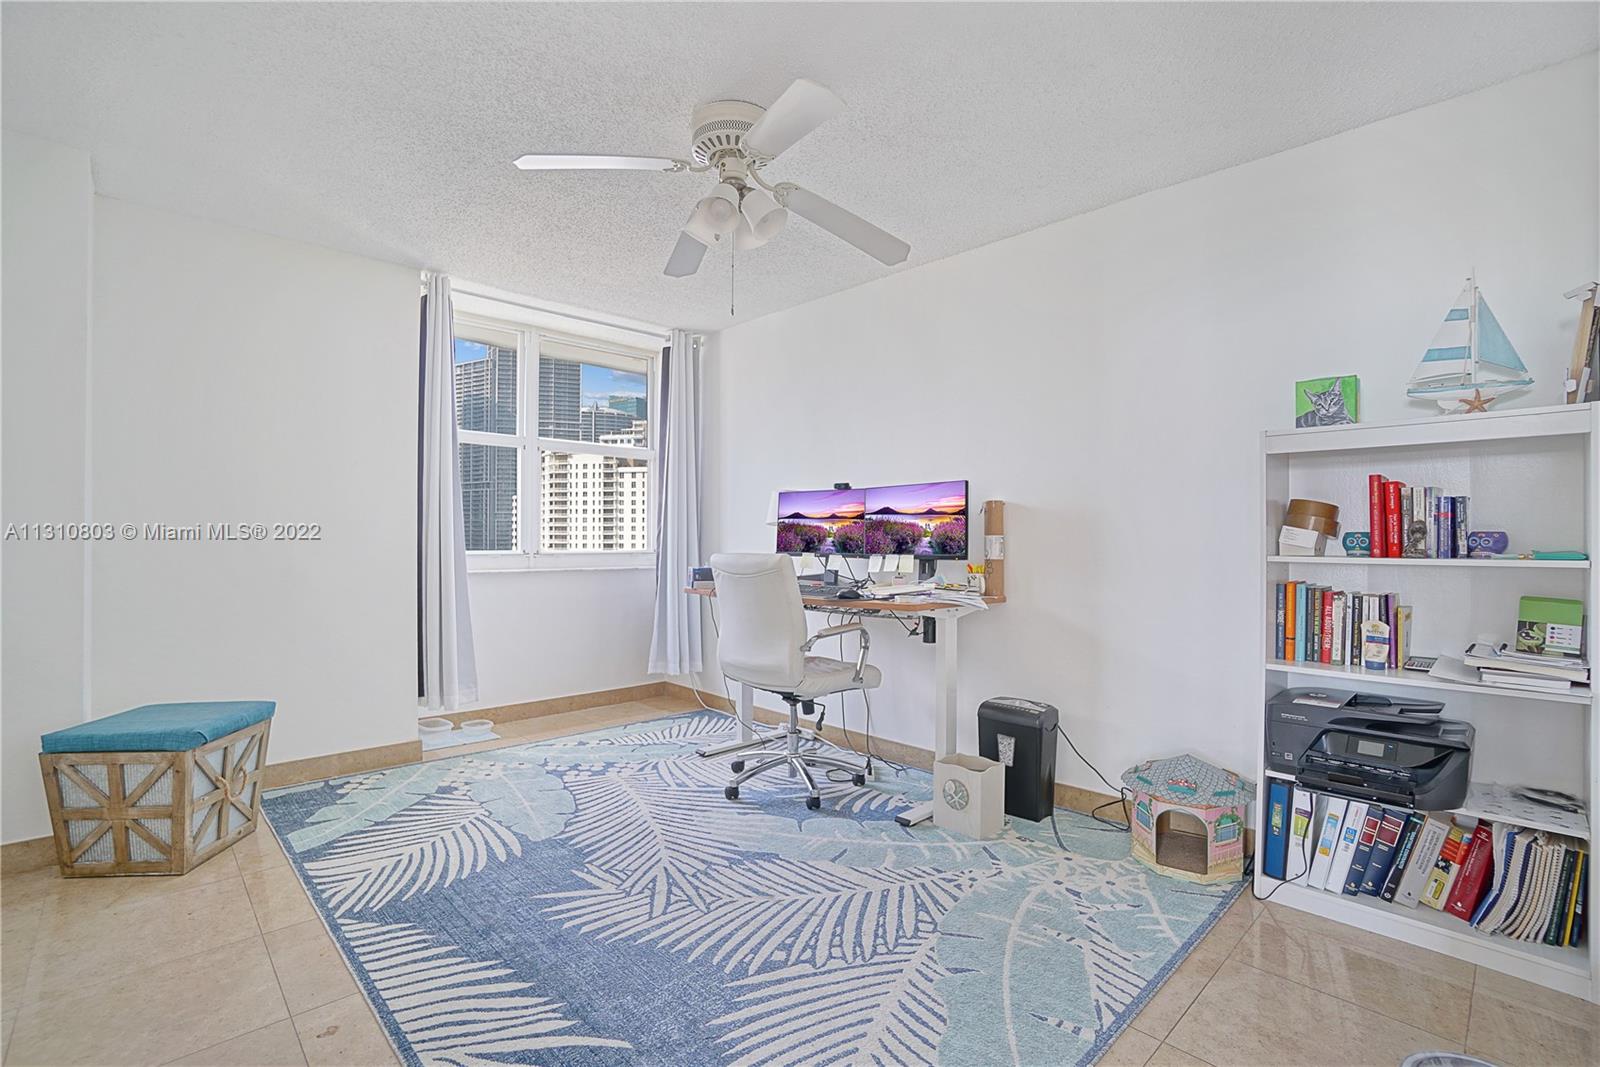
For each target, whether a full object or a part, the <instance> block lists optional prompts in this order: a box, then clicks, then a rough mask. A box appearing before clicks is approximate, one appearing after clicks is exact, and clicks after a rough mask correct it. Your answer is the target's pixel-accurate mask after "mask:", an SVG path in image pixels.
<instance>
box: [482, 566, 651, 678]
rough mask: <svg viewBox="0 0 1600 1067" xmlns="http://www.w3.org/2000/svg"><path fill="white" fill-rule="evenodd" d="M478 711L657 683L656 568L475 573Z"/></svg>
mask: <svg viewBox="0 0 1600 1067" xmlns="http://www.w3.org/2000/svg"><path fill="white" fill-rule="evenodd" d="M469 581H470V584H471V591H472V635H473V640H474V641H475V642H476V644H477V652H478V703H477V704H475V705H473V706H474V707H479V708H492V707H498V706H501V705H504V704H520V703H523V702H525V701H534V700H545V699H548V698H550V697H560V696H572V695H574V694H578V693H594V692H599V691H601V690H605V689H620V688H622V687H623V686H630V685H643V684H645V683H646V682H650V681H657V680H659V679H654V678H652V677H651V676H650V675H648V674H646V673H645V667H646V666H647V661H648V659H649V656H650V626H651V622H652V619H653V617H654V605H655V572H654V571H652V570H637V569H629V570H538V571H499V572H484V571H479V572H476V573H474V574H473V575H472V576H471V578H470V579H469Z"/></svg>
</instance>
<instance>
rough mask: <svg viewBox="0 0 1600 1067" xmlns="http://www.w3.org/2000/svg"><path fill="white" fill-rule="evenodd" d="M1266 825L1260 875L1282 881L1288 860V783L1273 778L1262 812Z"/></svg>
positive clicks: (1268, 787)
mask: <svg viewBox="0 0 1600 1067" xmlns="http://www.w3.org/2000/svg"><path fill="white" fill-rule="evenodd" d="M1263 815H1264V817H1265V818H1266V821H1267V824H1266V826H1265V827H1264V828H1263V833H1264V834H1265V835H1266V836H1265V838H1264V843H1263V844H1262V846H1261V873H1262V874H1264V875H1266V876H1267V877H1268V878H1276V879H1278V880H1279V881H1280V882H1281V881H1283V877H1284V875H1285V874H1286V873H1287V870H1286V867H1285V865H1286V863H1287V862H1288V859H1289V783H1288V782H1285V781H1283V780H1281V779H1278V778H1274V779H1272V781H1271V783H1269V784H1268V786H1267V804H1266V808H1265V810H1264V812H1263Z"/></svg>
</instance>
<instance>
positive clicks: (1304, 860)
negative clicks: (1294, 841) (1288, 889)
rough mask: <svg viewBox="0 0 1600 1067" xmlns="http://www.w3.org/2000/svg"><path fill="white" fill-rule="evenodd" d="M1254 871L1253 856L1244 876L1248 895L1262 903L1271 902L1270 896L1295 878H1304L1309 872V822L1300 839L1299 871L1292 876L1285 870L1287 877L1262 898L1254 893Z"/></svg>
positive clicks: (1254, 861)
mask: <svg viewBox="0 0 1600 1067" xmlns="http://www.w3.org/2000/svg"><path fill="white" fill-rule="evenodd" d="M1292 817H1293V816H1292V814H1291V818H1292ZM1255 869H1256V859H1255V857H1254V856H1251V857H1250V862H1249V863H1247V864H1246V865H1245V871H1244V876H1245V878H1246V880H1248V881H1249V883H1250V895H1251V896H1253V897H1255V898H1256V899H1257V900H1262V901H1266V900H1271V899H1272V894H1274V893H1276V892H1277V891H1278V890H1280V889H1282V888H1283V887H1284V886H1286V885H1288V884H1289V883H1290V882H1292V881H1294V880H1295V879H1296V878H1304V877H1305V876H1306V874H1307V872H1309V871H1310V870H1311V825H1310V821H1309V820H1308V821H1307V824H1306V834H1305V836H1304V837H1302V838H1301V839H1300V869H1299V870H1298V871H1296V872H1295V873H1294V874H1289V872H1288V871H1287V870H1285V871H1284V874H1286V875H1288V877H1286V878H1285V879H1284V880H1283V881H1281V882H1279V883H1278V884H1277V885H1275V886H1273V887H1272V888H1271V889H1269V890H1267V893H1266V895H1265V896H1262V895H1261V894H1260V893H1257V892H1256V878H1255Z"/></svg>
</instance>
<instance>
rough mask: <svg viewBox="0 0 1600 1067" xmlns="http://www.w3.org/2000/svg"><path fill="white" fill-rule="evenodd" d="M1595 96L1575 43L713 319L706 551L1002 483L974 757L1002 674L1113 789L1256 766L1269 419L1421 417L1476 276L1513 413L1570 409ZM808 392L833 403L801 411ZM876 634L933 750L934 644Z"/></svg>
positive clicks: (1088, 781)
mask: <svg viewBox="0 0 1600 1067" xmlns="http://www.w3.org/2000/svg"><path fill="white" fill-rule="evenodd" d="M1596 99H1597V93H1596V60H1595V56H1594V55H1589V56H1587V57H1583V58H1581V59H1578V60H1575V61H1572V62H1569V63H1566V64H1563V65H1561V66H1558V67H1555V68H1551V69H1549V70H1546V71H1542V72H1538V73H1535V74H1532V75H1528V76H1526V77H1523V78H1519V79H1516V80H1514V81H1511V82H1507V83H1504V84H1502V85H1499V86H1495V87H1492V88H1490V89H1487V90H1484V91H1482V92H1479V93H1475V94H1472V95H1470V96H1466V97H1461V98H1458V99H1455V100H1451V101H1447V102H1445V103H1442V104H1438V105H1436V106H1433V107H1429V108H1425V109H1422V110H1419V111H1416V112H1412V113H1410V114H1406V115H1402V116H1398V117H1396V118H1393V119H1389V120H1386V121H1383V122H1379V123H1376V124H1374V125H1371V126H1367V127H1364V128H1362V129H1358V130H1354V131H1351V132H1349V133H1345V134H1342V135H1340V136H1337V137H1334V138H1331V139H1328V140H1325V141H1322V142H1318V143H1316V144H1311V145H1307V146H1305V147H1302V148H1297V149H1294V150H1292V151H1289V152H1285V153H1282V154H1280V155H1277V156H1273V157H1271V158H1268V159H1264V160H1260V161H1257V162H1254V163H1250V164H1246V165H1244V166H1240V167H1236V168H1233V169H1231V170H1228V171H1224V172H1221V173H1218V174H1214V175H1211V176H1208V177H1206V178H1202V179H1199V180H1196V181H1192V182H1188V183H1186V184H1183V185H1180V186H1176V187H1173V188H1170V189H1165V190H1161V191H1158V192H1154V193H1150V194H1148V195H1146V196H1142V197H1139V198H1137V199H1134V200H1130V201H1126V202H1123V203H1120V204H1116V205H1113V206H1111V207H1108V208H1105V209H1103V210H1101V211H1097V212H1094V213H1092V214H1089V215H1084V216H1081V217H1078V218H1075V219H1071V220H1068V221H1065V222H1062V223H1058V224H1055V225H1053V226H1049V227H1046V228H1044V229H1041V230H1037V231H1033V232H1031V233H1027V234H1023V235H1021V236H1018V237H1015V238H1011V239H1009V240H1006V241H1002V242H999V243H996V244H993V245H989V246H987V247H984V248H980V249H976V250H974V251H971V252H967V253H964V254H962V255H958V256H954V257H952V258H949V259H946V260H942V261H939V262H935V263H931V264H928V265H926V266H922V267H919V268H917V269H914V270H910V271H905V272H902V273H899V274H894V275H890V276H888V277H886V278H884V279H882V280H881V281H878V282H875V283H872V284H870V285H866V286H862V287H860V288H857V289H853V290H849V291H846V292H843V293H839V294H836V295H834V296H831V297H828V298H826V299H823V300H818V301H815V302H813V303H811V304H807V305H804V306H802V307H798V308H794V309H792V310H789V311H786V312H782V313H779V314H775V315H772V316H769V317H767V318H764V319H760V320H757V321H755V322H751V323H748V324H743V325H739V326H735V327H732V328H730V329H728V330H726V331H724V332H723V333H722V334H721V336H720V337H719V338H718V339H717V342H716V344H715V345H714V346H713V354H712V356H711V357H710V359H709V361H708V382H707V403H706V410H707V412H708V414H709V419H710V425H709V427H708V431H707V435H706V452H707V468H708V469H707V476H706V483H707V485H708V486H710V487H711V492H710V494H709V497H708V499H707V502H706V518H707V524H706V525H707V531H708V535H707V543H708V546H709V548H710V550H713V551H715V550H719V549H729V550H751V549H764V548H767V547H768V546H770V545H771V543H772V532H771V530H770V528H768V527H766V526H764V525H763V524H762V523H763V520H764V518H765V511H766V507H767V501H768V494H769V493H770V491H771V490H772V489H774V488H778V487H789V488H798V487H804V486H821V485H827V484H830V483H832V482H834V481H851V482H853V483H855V484H857V485H871V484H883V483H893V482H908V481H919V480H924V479H934V478H960V477H966V478H969V479H970V480H971V483H972V489H971V491H972V496H973V498H974V500H983V499H985V498H999V499H1004V500H1006V501H1007V512H1006V516H1007V526H1008V542H1009V544H1008V566H1007V570H1008V575H1007V581H1008V589H1007V592H1008V596H1009V603H1007V604H1005V605H1004V606H1002V607H998V608H996V609H994V610H993V611H991V612H989V613H988V614H986V615H980V616H976V617H972V618H969V619H968V620H966V621H964V622H963V623H962V647H961V670H960V686H959V689H960V711H961V722H960V731H959V735H958V736H959V744H960V747H961V748H962V749H964V750H967V751H973V750H975V745H976V725H975V718H974V710H975V708H976V706H977V704H978V703H979V702H980V701H981V700H983V699H984V698H986V697H989V696H994V695H997V694H1002V693H1006V694H1015V695H1019V696H1025V697H1033V698H1037V699H1042V700H1047V701H1050V702H1052V703H1054V704H1056V705H1057V706H1059V707H1060V708H1061V710H1062V716H1063V725H1064V727H1065V728H1066V729H1067V730H1068V731H1069V732H1070V733H1071V734H1072V736H1073V738H1074V739H1075V740H1076V741H1077V743H1078V746H1079V748H1081V749H1082V750H1083V751H1084V753H1085V754H1086V755H1087V756H1088V757H1089V758H1091V759H1093V760H1095V761H1096V763H1097V764H1098V765H1099V766H1100V768H1101V769H1102V770H1103V771H1105V772H1106V774H1107V775H1108V777H1112V778H1113V780H1114V779H1115V776H1116V775H1117V774H1118V773H1120V771H1121V770H1122V769H1123V768H1125V767H1127V766H1129V765H1131V764H1132V763H1134V762H1136V761H1137V760H1140V759H1144V758H1149V757H1156V756H1163V755H1168V754H1171V753H1174V752H1179V751H1183V750H1190V751H1193V752H1196V753H1199V754H1201V755H1203V756H1205V757H1207V758H1210V759H1212V760H1214V761H1217V762H1220V763H1223V764H1225V765H1228V766H1232V767H1234V768H1238V769H1248V768H1250V767H1252V766H1253V765H1254V757H1253V751H1252V749H1253V739H1254V737H1255V729H1256V721H1257V720H1256V716H1258V715H1259V714H1260V708H1259V693H1260V671H1259V667H1260V661H1259V657H1258V656H1257V655H1256V654H1255V653H1254V648H1255V635H1256V626H1257V623H1258V620H1257V617H1256V613H1257V611H1258V599H1257V597H1258V590H1257V582H1258V581H1259V563H1258V560H1257V558H1256V552H1257V545H1256V528H1255V525H1254V524H1255V508H1256V506H1257V484H1258V480H1259V461H1258V456H1257V440H1258V434H1259V432H1260V431H1261V430H1262V429H1263V428H1265V427H1284V426H1288V425H1292V422H1293V406H1292V387H1293V383H1294V381H1295V380H1296V379H1298V378H1309V377H1314V376H1320V375H1326V374H1334V373H1356V374H1359V375H1360V377H1361V415H1362V419H1363V421H1373V420H1378V421H1382V420H1390V419H1396V418H1405V417H1416V416H1419V415H1425V414H1427V413H1428V411H1427V409H1426V408H1424V407H1421V406H1418V405H1415V404H1413V403H1411V402H1410V401H1408V400H1407V399H1406V398H1405V396H1404V383H1405V381H1406V379H1407V378H1408V377H1409V375H1410V373H1411V371H1412V369H1413V367H1414V366H1415V364H1416V362H1417V360H1418V359H1419V358H1420V357H1421V354H1422V351H1423V349H1424V348H1425V347H1426V345H1427V342H1428V340H1429V338H1430V337H1431V336H1432V334H1433V332H1434V329H1435V328H1436V326H1437V324H1438V322H1439V320H1440V319H1441V318H1442V316H1443V314H1444V311H1445V310H1446V309H1447V308H1448V307H1449V304H1450V301H1451V299H1452V298H1453V297H1454V296H1455V295H1456V293H1457V291H1458V290H1459V289H1460V286H1461V280H1462V277H1463V276H1464V275H1465V274H1466V273H1467V271H1468V270H1469V269H1470V268H1472V267H1474V266H1475V267H1476V269H1477V272H1478V278H1479V282H1480V284H1481V285H1482V287H1483V289H1484V291H1485V293H1486V295H1487V298H1488V300H1489V301H1490V302H1491V303H1492V305H1493V307H1494V309H1495V312H1496V314H1497V315H1498V316H1499V318H1500V321H1501V323H1502V324H1503V325H1504V326H1505V328H1506V330H1507V332H1508V334H1509V335H1510V337H1511V338H1512V340H1513V342H1514V343H1515V344H1516V345H1517V346H1518V348H1519V350H1520V351H1521V353H1522V355H1523V358H1524V359H1525V360H1526V361H1527V363H1528V364H1529V366H1530V368H1531V369H1532V371H1533V374H1534V376H1535V378H1536V379H1537V385H1536V386H1535V387H1534V389H1533V390H1532V391H1531V392H1530V394H1528V395H1526V396H1525V397H1524V398H1522V399H1521V400H1519V401H1517V402H1518V403H1522V404H1551V403H1559V402H1560V394H1561V386H1560V382H1561V379H1562V376H1563V375H1562V368H1563V367H1564V365H1565V361H1566V360H1567V358H1568V356H1569V354H1570V347H1571V343H1572V340H1571V339H1572V335H1573V330H1574V328H1575V322H1576V310H1577V309H1576V306H1575V304H1574V303H1573V302H1570V301H1565V300H1563V299H1562V297H1561V293H1562V292H1563V291H1565V290H1566V289H1568V288H1570V287H1572V286H1574V285H1577V284H1579V283H1581V282H1584V281H1588V280H1591V279H1593V278H1594V277H1595V276H1596V271H1597V266H1600V264H1597V247H1596V229H1597V221H1600V220H1597V215H1596V201H1597V198H1600V181H1597V169H1600V163H1597V143H1596V127H1597V107H1596ZM997 189H998V190H999V195H1004V186H1003V182H1002V183H1001V185H1000V186H997ZM913 195H914V194H913ZM796 225H803V223H796ZM904 236H906V237H908V238H910V239H911V240H912V242H913V245H914V244H915V241H916V234H915V233H909V234H905V235H904ZM773 247H774V248H776V245H774V246H773ZM823 385H827V386H828V387H829V391H828V396H829V399H830V402H840V401H841V400H842V404H843V406H842V408H841V409H838V410H834V411H832V412H830V413H829V414H828V415H810V414H806V413H804V412H802V410H801V409H800V406H799V405H798V404H797V403H796V401H797V400H798V399H800V398H806V397H817V396H819V395H820V394H821V387H822V386H823ZM875 631H876V635H875V636H876V640H875V642H874V644H873V654H874V660H875V662H877V663H879V664H880V665H881V666H882V667H883V668H884V673H885V678H886V683H885V686H884V688H883V689H882V690H881V691H880V694H879V695H878V696H877V697H875V699H874V711H875V713H876V718H877V728H878V730H879V732H880V733H884V734H887V735H889V736H891V737H894V738H897V739H900V740H903V741H907V742H911V743H915V744H920V745H922V746H924V747H931V745H932V735H931V725H930V720H929V717H928V710H927V709H928V701H929V699H930V697H931V692H932V683H931V674H932V656H931V649H929V648H928V647H927V646H924V645H922V644H921V643H919V642H913V641H907V640H904V639H902V638H899V637H898V635H897V632H896V630H895V628H894V625H893V624H892V623H887V622H882V623H877V624H875ZM702 685H703V686H704V687H705V688H707V689H710V690H713V691H715V690H717V689H718V683H717V681H716V680H715V677H714V676H712V677H710V678H706V679H702ZM859 714H860V713H859V709H858V708H857V709H853V710H852V711H851V716H852V725H855V724H856V723H857V722H859V719H858V718H857V716H859ZM1057 767H1058V772H1057V776H1058V778H1059V779H1060V780H1062V781H1067V782H1071V783H1074V784H1077V785H1081V786H1085V787H1094V788H1100V787H1099V785H1098V782H1097V781H1096V780H1095V779H1094V777H1093V775H1092V774H1091V773H1090V772H1089V771H1087V770H1086V769H1085V768H1084V767H1083V766H1082V765H1081V764H1079V763H1077V761H1076V760H1075V759H1074V758H1073V757H1072V756H1071V754H1070V752H1068V750H1067V749H1066V748H1065V746H1062V748H1061V750H1060V755H1059V758H1058V764H1057Z"/></svg>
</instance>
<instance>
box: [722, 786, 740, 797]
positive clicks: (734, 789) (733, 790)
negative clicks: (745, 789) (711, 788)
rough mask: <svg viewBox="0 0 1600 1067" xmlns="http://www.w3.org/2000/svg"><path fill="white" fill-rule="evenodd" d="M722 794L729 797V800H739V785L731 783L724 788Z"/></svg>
mask: <svg viewBox="0 0 1600 1067" xmlns="http://www.w3.org/2000/svg"><path fill="white" fill-rule="evenodd" d="M722 795H723V796H725V797H727V798H728V799H729V800H738V799H739V787H738V786H736V785H730V786H728V787H727V788H725V789H723V791H722Z"/></svg>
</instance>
